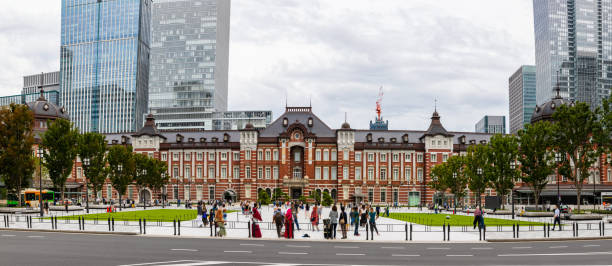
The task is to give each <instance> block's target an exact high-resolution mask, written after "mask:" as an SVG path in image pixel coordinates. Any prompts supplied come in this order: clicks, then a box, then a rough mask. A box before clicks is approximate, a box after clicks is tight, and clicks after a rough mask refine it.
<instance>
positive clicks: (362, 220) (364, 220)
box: [359, 206, 368, 227]
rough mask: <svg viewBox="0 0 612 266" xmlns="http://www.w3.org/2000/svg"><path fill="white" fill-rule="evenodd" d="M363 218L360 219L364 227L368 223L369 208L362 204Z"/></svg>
mask: <svg viewBox="0 0 612 266" xmlns="http://www.w3.org/2000/svg"><path fill="white" fill-rule="evenodd" d="M361 209H362V210H361V212H360V213H359V214H360V215H361V218H360V219H359V222H360V225H361V226H362V227H364V226H365V225H366V223H368V208H367V207H366V206H361Z"/></svg>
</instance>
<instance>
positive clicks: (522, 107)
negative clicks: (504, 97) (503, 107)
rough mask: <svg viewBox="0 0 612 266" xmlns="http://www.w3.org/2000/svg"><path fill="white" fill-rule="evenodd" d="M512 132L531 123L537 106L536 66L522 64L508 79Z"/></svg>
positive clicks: (514, 132) (516, 131)
mask: <svg viewBox="0 0 612 266" xmlns="http://www.w3.org/2000/svg"><path fill="white" fill-rule="evenodd" d="M508 88H509V94H510V97H509V98H510V102H509V109H510V110H509V111H510V112H509V114H510V134H516V133H518V131H519V130H521V129H523V127H524V125H526V124H529V123H530V121H531V115H533V110H534V109H535V106H536V68H535V66H521V67H520V68H519V69H518V70H517V71H516V72H514V74H512V76H510V78H509V79H508Z"/></svg>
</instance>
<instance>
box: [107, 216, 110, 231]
mask: <svg viewBox="0 0 612 266" xmlns="http://www.w3.org/2000/svg"><path fill="white" fill-rule="evenodd" d="M107 223H108V231H109V232H110V231H111V223H110V217H108V222H107Z"/></svg>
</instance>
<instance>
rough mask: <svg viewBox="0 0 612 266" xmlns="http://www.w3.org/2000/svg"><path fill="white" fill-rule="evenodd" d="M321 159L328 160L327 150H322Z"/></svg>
mask: <svg viewBox="0 0 612 266" xmlns="http://www.w3.org/2000/svg"><path fill="white" fill-rule="evenodd" d="M323 161H329V151H328V150H323Z"/></svg>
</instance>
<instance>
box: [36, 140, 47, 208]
mask: <svg viewBox="0 0 612 266" xmlns="http://www.w3.org/2000/svg"><path fill="white" fill-rule="evenodd" d="M44 152H45V150H43V148H41V147H40V146H38V158H39V159H38V185H39V187H38V189H39V191H38V192H39V195H38V205H39V206H40V217H43V215H44V212H43V202H42V198H43V192H42V160H43V153H44Z"/></svg>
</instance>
